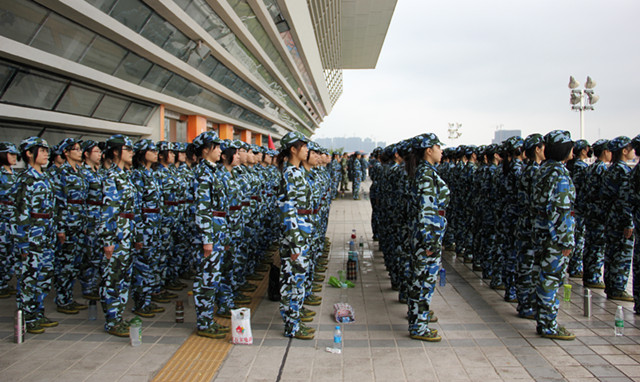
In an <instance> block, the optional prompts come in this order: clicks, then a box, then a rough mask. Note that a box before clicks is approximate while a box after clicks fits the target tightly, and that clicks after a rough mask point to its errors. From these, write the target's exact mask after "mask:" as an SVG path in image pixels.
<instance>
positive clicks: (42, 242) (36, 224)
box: [11, 137, 58, 334]
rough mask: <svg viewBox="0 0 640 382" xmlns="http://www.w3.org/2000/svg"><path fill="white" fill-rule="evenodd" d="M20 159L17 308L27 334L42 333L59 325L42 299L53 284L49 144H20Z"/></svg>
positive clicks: (15, 224)
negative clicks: (48, 170) (24, 167)
mask: <svg viewBox="0 0 640 382" xmlns="http://www.w3.org/2000/svg"><path fill="white" fill-rule="evenodd" d="M20 156H21V157H22V160H23V161H24V162H25V163H26V165H27V167H26V169H25V170H24V171H22V172H21V173H20V175H18V179H17V180H16V184H17V187H16V194H15V210H14V213H13V219H12V220H11V224H12V225H13V227H14V230H15V232H14V240H15V246H16V247H15V253H16V254H17V255H18V256H19V257H18V264H17V272H16V273H17V279H18V287H17V295H16V299H17V301H16V302H17V305H18V309H22V311H23V312H24V320H25V322H26V327H27V332H29V333H32V334H41V333H44V328H49V327H54V326H57V325H58V322H57V321H53V320H50V319H49V318H47V317H46V316H45V315H44V300H45V298H46V297H47V295H48V294H49V291H50V289H51V283H52V282H53V261H54V257H55V254H54V248H55V240H56V231H55V224H54V219H53V215H54V212H55V211H54V207H55V196H54V193H53V181H52V180H51V178H50V177H49V175H48V174H47V173H46V172H45V170H44V166H45V165H46V164H47V163H48V161H49V144H48V143H47V141H45V140H44V139H42V138H40V137H29V138H27V139H25V140H23V141H22V142H21V143H20Z"/></svg>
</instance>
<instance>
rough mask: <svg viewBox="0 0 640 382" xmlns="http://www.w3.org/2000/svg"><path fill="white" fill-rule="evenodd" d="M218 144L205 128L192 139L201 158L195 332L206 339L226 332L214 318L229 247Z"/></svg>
mask: <svg viewBox="0 0 640 382" xmlns="http://www.w3.org/2000/svg"><path fill="white" fill-rule="evenodd" d="M221 143H222V141H221V140H220V138H218V135H217V134H216V133H215V132H214V131H205V132H204V133H201V134H200V135H198V136H197V137H195V138H194V140H193V144H194V146H195V147H196V155H197V156H198V157H199V158H200V163H199V164H198V166H197V168H196V169H195V180H194V184H193V187H194V195H195V199H194V203H195V204H196V217H195V219H196V225H197V226H198V238H197V241H198V242H199V244H200V248H199V251H198V253H197V254H196V260H195V269H196V272H195V273H196V275H195V281H194V283H193V298H194V301H195V308H196V334H197V335H199V336H202V337H208V338H224V337H225V336H226V334H227V333H229V327H228V326H224V325H221V324H218V323H217V322H216V321H215V320H214V318H213V315H214V313H215V311H216V305H217V300H216V299H217V294H218V291H219V290H220V283H221V279H222V275H221V273H220V266H221V262H222V259H223V257H224V253H225V252H226V251H228V250H229V249H230V246H231V235H230V234H229V227H228V225H227V213H228V212H229V200H228V198H227V192H226V189H225V187H224V184H223V182H222V179H221V176H220V174H219V171H220V170H219V169H218V167H217V165H216V163H217V162H218V161H219V160H220V156H221V150H220V144H221Z"/></svg>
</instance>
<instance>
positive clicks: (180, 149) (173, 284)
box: [166, 142, 193, 291]
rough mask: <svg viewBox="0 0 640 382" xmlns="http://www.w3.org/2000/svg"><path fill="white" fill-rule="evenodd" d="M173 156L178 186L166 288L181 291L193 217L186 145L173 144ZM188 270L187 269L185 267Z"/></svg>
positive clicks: (183, 285) (180, 143)
mask: <svg viewBox="0 0 640 382" xmlns="http://www.w3.org/2000/svg"><path fill="white" fill-rule="evenodd" d="M172 149H173V154H174V156H175V162H174V168H173V172H174V174H175V177H176V178H177V181H178V184H179V185H180V186H179V187H178V194H177V199H178V217H177V219H176V225H175V228H174V229H173V242H174V251H173V254H172V256H171V257H170V258H169V261H168V265H167V282H166V288H167V289H169V290H176V291H177V290H182V289H184V288H186V287H187V284H185V283H183V282H181V281H180V274H181V273H183V271H184V270H185V264H189V263H190V261H189V259H188V257H190V256H191V253H192V252H191V239H190V237H189V235H190V233H191V226H190V222H191V221H192V219H190V218H192V217H193V216H191V215H190V213H189V208H190V206H191V204H193V196H192V195H191V193H192V191H193V190H191V189H190V188H189V187H185V185H187V184H191V182H192V177H193V175H192V172H191V171H190V170H189V166H187V163H186V161H187V154H186V151H187V144H186V143H183V142H174V143H173V147H172ZM187 269H188V267H187Z"/></svg>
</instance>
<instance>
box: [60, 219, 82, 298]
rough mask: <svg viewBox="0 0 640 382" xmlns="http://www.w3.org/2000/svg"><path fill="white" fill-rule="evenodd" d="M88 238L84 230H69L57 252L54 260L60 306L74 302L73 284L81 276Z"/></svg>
mask: <svg viewBox="0 0 640 382" xmlns="http://www.w3.org/2000/svg"><path fill="white" fill-rule="evenodd" d="M85 243H86V239H85V234H84V233H83V232H82V231H78V232H67V237H66V240H65V242H64V244H62V246H61V247H60V251H59V252H58V253H56V259H55V261H54V273H55V286H56V292H57V295H56V298H55V302H56V305H58V306H64V305H68V304H71V303H72V302H73V286H74V284H75V282H76V278H78V277H79V276H80V267H81V264H83V263H84V259H85V253H86V252H87V248H86V247H85Z"/></svg>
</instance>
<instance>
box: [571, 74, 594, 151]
mask: <svg viewBox="0 0 640 382" xmlns="http://www.w3.org/2000/svg"><path fill="white" fill-rule="evenodd" d="M579 86H580V83H579V82H578V81H576V79H575V78H573V76H570V77H569V89H571V95H570V97H569V103H570V104H571V109H572V110H577V111H579V112H580V139H584V111H585V110H593V104H595V103H596V102H598V100H599V99H600V97H599V96H597V95H596V94H595V93H594V92H593V88H594V87H595V86H596V82H595V81H594V80H592V79H591V77H589V76H587V82H585V84H584V89H577V88H578V87H579ZM585 101H586V102H585Z"/></svg>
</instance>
